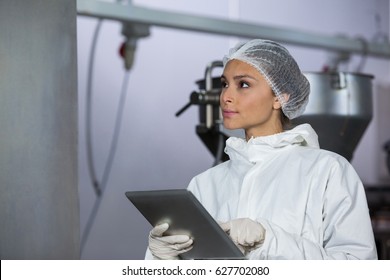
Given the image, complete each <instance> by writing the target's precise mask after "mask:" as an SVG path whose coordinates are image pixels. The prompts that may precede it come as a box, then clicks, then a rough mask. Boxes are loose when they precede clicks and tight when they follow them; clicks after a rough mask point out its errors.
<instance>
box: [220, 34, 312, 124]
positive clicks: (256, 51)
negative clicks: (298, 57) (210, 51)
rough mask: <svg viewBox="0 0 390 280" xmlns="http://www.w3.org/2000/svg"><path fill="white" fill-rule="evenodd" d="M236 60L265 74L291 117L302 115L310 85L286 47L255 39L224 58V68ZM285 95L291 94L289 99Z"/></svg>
mask: <svg viewBox="0 0 390 280" xmlns="http://www.w3.org/2000/svg"><path fill="white" fill-rule="evenodd" d="M232 59H237V60H240V61H243V62H246V63H248V64H249V65H251V66H253V67H254V68H255V69H257V70H258V71H259V72H260V74H261V75H263V77H264V78H265V79H266V80H267V82H268V84H269V85H270V87H271V88H272V90H273V92H274V93H275V95H276V96H277V98H278V99H279V101H280V103H281V105H282V111H283V113H284V114H285V115H286V116H287V117H288V118H289V119H294V118H296V117H299V116H300V115H301V114H302V113H303V112H304V111H305V108H306V105H307V102H308V99H309V93H310V84H309V81H308V80H307V79H306V77H305V76H304V75H303V74H302V72H301V70H300V69H299V67H298V64H297V63H296V61H295V59H294V58H293V57H292V56H291V54H290V53H289V52H288V50H287V49H286V48H285V47H283V46H281V45H279V44H278V43H276V42H273V41H269V40H261V39H255V40H251V41H249V42H247V43H240V44H238V45H237V46H235V47H234V48H232V49H230V51H229V54H228V55H226V56H225V57H224V58H223V64H224V67H225V66H226V64H227V63H228V62H229V61H230V60H232ZM283 94H287V95H288V99H286V98H285V97H284V96H283Z"/></svg>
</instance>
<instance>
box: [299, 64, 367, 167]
mask: <svg viewBox="0 0 390 280" xmlns="http://www.w3.org/2000/svg"><path fill="white" fill-rule="evenodd" d="M305 76H306V77H307V79H308V80H309V82H310V87H311V91H310V97H309V103H308V105H307V107H306V110H305V112H304V114H303V115H302V116H301V117H299V118H297V119H295V120H293V122H292V123H293V125H297V124H301V123H309V124H311V125H312V127H313V128H314V129H315V130H316V132H317V134H318V137H319V142H320V146H321V148H323V149H326V150H330V151H333V152H336V153H338V154H340V155H342V156H344V157H345V158H346V159H348V160H351V159H352V156H353V152H354V150H355V148H356V146H357V144H358V143H359V141H360V139H361V137H362V136H363V134H364V132H365V130H366V128H367V126H368V124H369V123H370V121H371V119H372V79H373V76H371V75H365V74H356V73H346V72H336V73H323V72H318V73H315V72H310V73H305Z"/></svg>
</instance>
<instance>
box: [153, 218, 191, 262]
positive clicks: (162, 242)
mask: <svg viewBox="0 0 390 280" xmlns="http://www.w3.org/2000/svg"><path fill="white" fill-rule="evenodd" d="M168 228H169V225H168V224H167V223H164V224H161V225H157V226H155V227H154V228H153V229H152V230H151V231H150V234H149V250H150V251H151V253H152V254H153V256H154V257H155V258H157V259H161V260H175V259H179V255H180V254H183V253H185V252H188V251H189V250H191V249H192V243H193V240H192V239H191V238H190V237H189V236H188V235H167V236H163V234H164V232H166V231H167V230H168Z"/></svg>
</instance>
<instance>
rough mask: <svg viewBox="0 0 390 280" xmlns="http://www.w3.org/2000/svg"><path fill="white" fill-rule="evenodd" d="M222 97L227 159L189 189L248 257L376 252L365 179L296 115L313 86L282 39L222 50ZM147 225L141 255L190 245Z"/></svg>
mask: <svg viewBox="0 0 390 280" xmlns="http://www.w3.org/2000/svg"><path fill="white" fill-rule="evenodd" d="M221 81H222V86H223V89H222V93H221V97H220V105H221V110H222V114H223V123H224V126H225V127H226V128H228V129H238V128H242V129H244V130H245V138H246V139H240V138H235V137H231V138H229V139H228V140H227V141H226V148H225V152H226V153H227V154H228V155H229V158H230V160H229V161H226V162H224V163H222V164H220V165H218V166H215V167H213V168H211V169H209V170H207V171H205V172H204V173H202V174H200V175H198V176H196V177H194V178H193V179H192V181H191V182H190V184H189V187H188V188H189V190H190V191H191V192H193V193H194V195H195V196H196V197H197V198H198V199H199V201H200V202H201V203H202V205H203V206H204V207H205V208H206V209H207V210H208V212H209V213H210V214H211V215H212V216H213V217H214V218H215V219H216V220H217V221H219V222H220V225H221V227H222V228H223V229H224V230H225V231H226V232H227V233H228V234H229V235H230V237H231V239H232V240H233V241H234V242H235V243H236V245H237V246H238V247H239V248H240V249H241V250H242V251H243V252H244V253H245V256H246V258H248V259H376V258H377V254H376V248H375V242H374V237H373V232H372V227H371V222H370V217H369V212H368V207H367V202H366V197H365V192H364V188H363V185H362V183H361V181H360V179H359V177H358V175H357V174H356V172H355V170H354V169H353V167H352V166H351V165H350V164H349V162H348V161H347V160H345V159H344V158H343V157H341V156H339V155H337V154H335V153H332V152H329V151H325V150H321V149H320V148H319V144H318V140H317V135H316V133H315V131H314V130H313V129H312V128H311V126H310V125H308V124H303V125H300V126H297V127H295V128H293V129H291V130H285V125H286V121H288V120H291V119H293V118H296V117H298V116H300V115H301V114H302V113H303V111H304V109H305V106H306V104H307V102H308V96H309V92H310V86H309V82H308V81H307V79H306V78H305V77H304V75H303V74H302V73H301V71H300V69H299V67H298V65H297V64H296V62H295V60H294V59H293V58H292V56H291V55H290V54H289V52H288V51H287V50H286V49H285V48H284V47H283V46H281V45H279V44H277V43H275V42H272V41H267V40H259V39H258V40H252V41H249V42H247V43H246V44H243V45H242V44H240V45H239V46H237V47H236V48H233V49H232V50H231V51H230V53H229V55H227V56H226V57H225V58H224V71H223V75H222V78H221ZM168 227H169V225H168V224H162V225H159V226H156V227H155V228H154V229H152V231H151V233H150V236H149V249H150V250H148V252H147V256H146V257H147V258H155V259H175V258H178V256H179V255H180V254H181V253H183V252H186V251H188V250H191V248H192V247H191V246H192V240H191V239H190V238H189V237H188V236H185V235H178V236H163V233H164V232H165V231H166V230H167V228H168Z"/></svg>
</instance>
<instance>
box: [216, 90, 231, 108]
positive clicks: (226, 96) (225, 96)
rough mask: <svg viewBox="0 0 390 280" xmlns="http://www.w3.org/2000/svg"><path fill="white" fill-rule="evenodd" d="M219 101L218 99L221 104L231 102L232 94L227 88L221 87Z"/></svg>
mask: <svg viewBox="0 0 390 280" xmlns="http://www.w3.org/2000/svg"><path fill="white" fill-rule="evenodd" d="M219 101H220V104H221V106H222V105H223V104H227V103H232V102H233V96H232V94H231V93H230V91H229V88H224V89H222V93H221V95H220V97H219Z"/></svg>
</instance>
